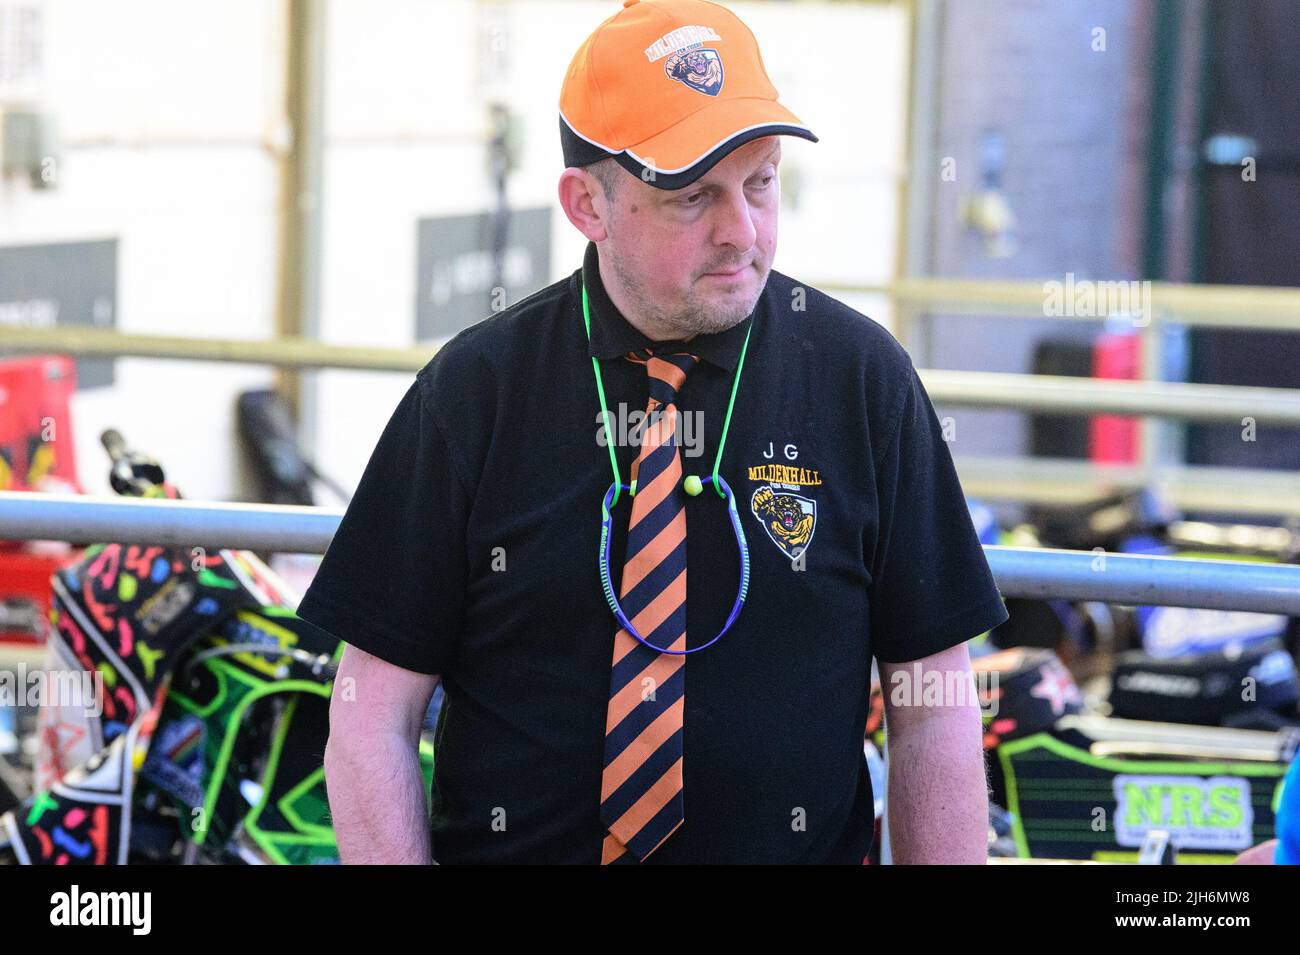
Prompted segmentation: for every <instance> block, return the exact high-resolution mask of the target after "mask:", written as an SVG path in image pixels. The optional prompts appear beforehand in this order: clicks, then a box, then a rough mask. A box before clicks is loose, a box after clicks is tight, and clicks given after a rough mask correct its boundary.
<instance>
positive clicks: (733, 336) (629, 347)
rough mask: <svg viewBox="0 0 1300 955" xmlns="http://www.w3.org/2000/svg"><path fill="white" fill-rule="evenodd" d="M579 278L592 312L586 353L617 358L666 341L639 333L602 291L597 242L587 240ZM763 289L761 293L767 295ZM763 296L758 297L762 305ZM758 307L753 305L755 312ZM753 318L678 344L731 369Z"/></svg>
mask: <svg viewBox="0 0 1300 955" xmlns="http://www.w3.org/2000/svg"><path fill="white" fill-rule="evenodd" d="M581 280H582V283H583V285H584V286H585V287H586V289H587V304H588V309H589V311H590V312H591V343H590V344H589V346H588V349H587V350H588V353H589V354H591V355H594V356H596V357H597V358H620V357H622V356H623V355H626V354H627V353H628V352H630V351H636V350H637V349H640V348H645V347H646V346H650V347H652V348H654V349H655V350H656V351H658V350H659V348H660V347H662V346H663V345H666V344H670V343H667V342H655V341H653V340H652V339H649V338H647V337H646V336H645V335H644V334H642V332H641V331H640V330H639V329H638V328H637V327H636V326H634V325H633V324H632V323H631V322H629V321H628V320H627V319H626V318H624V317H623V315H622V313H621V312H619V310H618V309H617V308H616V307H615V306H614V303H613V302H612V301H610V298H609V294H608V293H607V292H606V291H605V285H604V283H603V282H601V280H600V267H599V259H598V258H597V252H596V243H595V242H590V241H589V242H588V243H587V252H586V255H584V256H583V259H582V276H581ZM766 291H767V290H766V289H764V294H766ZM578 295H579V301H578V308H579V312H581V309H582V300H581V295H582V292H581V290H579V292H578ZM762 301H763V299H762V296H760V297H759V303H760V305H761V303H762ZM757 311H758V309H757V308H755V312H757ZM753 321H754V313H751V314H749V315H748V316H746V317H745V319H744V321H741V322H738V323H737V324H735V325H733V326H732V327H731V328H728V329H727V330H726V331H722V332H716V333H714V334H712V335H696V336H695V337H694V338H692V339H691V340H690V341H688V342H681V343H680V344H681V347H682V349H683V350H685V351H689V352H690V353H691V354H693V355H699V356H700V358H702V359H704V360H705V361H707V362H709V363H710V364H712V365H716V366H717V367H718V368H721V369H723V370H725V371H734V370H735V367H736V364H737V362H739V360H740V350H741V348H742V347H743V346H744V344H745V336H746V335H747V334H748V333H749V328H750V325H751V324H752V323H753Z"/></svg>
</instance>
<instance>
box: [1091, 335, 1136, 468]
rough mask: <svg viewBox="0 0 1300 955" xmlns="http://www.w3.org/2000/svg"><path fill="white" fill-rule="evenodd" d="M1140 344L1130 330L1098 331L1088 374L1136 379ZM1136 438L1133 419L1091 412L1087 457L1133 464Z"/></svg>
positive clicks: (1102, 461)
mask: <svg viewBox="0 0 1300 955" xmlns="http://www.w3.org/2000/svg"><path fill="white" fill-rule="evenodd" d="M1140 347H1141V339H1140V338H1139V337H1138V336H1137V335H1136V334H1134V333H1133V332H1102V334H1101V335H1100V336H1099V337H1098V338H1097V341H1096V343H1095V344H1094V345H1093V348H1092V376H1093V377H1094V378H1111V379H1120V380H1124V381H1134V380H1136V379H1137V378H1138V377H1139V373H1138V369H1139V367H1140V365H1139V361H1140V355H1141V352H1140ZM1139 440H1140V433H1139V431H1138V419H1137V418H1129V417H1123V416H1121V415H1094V416H1093V417H1092V418H1091V419H1090V420H1089V422H1088V458H1089V459H1090V460H1091V461H1093V462H1095V463H1097V464H1133V463H1135V462H1136V461H1137V459H1138V441H1139Z"/></svg>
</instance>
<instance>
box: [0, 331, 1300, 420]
mask: <svg viewBox="0 0 1300 955" xmlns="http://www.w3.org/2000/svg"><path fill="white" fill-rule="evenodd" d="M0 347H3V348H5V349H12V350H15V351H53V352H59V353H63V354H69V355H75V356H77V357H79V358H104V357H128V356H130V357H144V358H164V359H173V360H185V361H223V362H238V363H244V364H266V365H273V366H275V367H280V368H346V369H352V370H371V371H406V372H415V371H418V370H419V369H421V368H423V367H424V366H425V364H427V363H428V361H429V359H430V358H431V357H432V356H433V355H434V353H435V352H436V351H437V347H438V346H436V345H421V346H416V347H412V348H373V347H369V348H361V347H354V346H347V345H328V344H325V343H324V342H318V341H312V340H309V339H304V338H281V339H275V340H270V341H238V340H223V339H215V338H214V339H202V338H179V337H175V336H167V335H123V334H119V333H117V332H112V331H107V330H104V329H93V328H46V329H34V328H8V329H5V330H4V331H3V333H2V334H0ZM919 374H920V376H921V379H922V381H923V382H924V384H925V387H926V390H927V391H928V392H929V394H930V398H931V400H932V401H933V402H934V403H935V404H936V405H938V404H947V405H957V406H961V407H967V408H1011V409H1014V410H1017V411H1038V412H1048V413H1059V414H1120V415H1159V416H1161V417H1165V418H1178V419H1182V420H1186V421H1234V422H1240V421H1241V420H1242V419H1243V418H1252V419H1254V421H1255V423H1257V424H1279V425H1300V391H1295V390H1292V389H1288V388H1250V387H1242V386H1237V385H1200V384H1184V383H1181V382H1155V381H1110V380H1098V379H1091V378H1071V377H1065V376H1055V375H1016V374H1006V373H1001V372H983V371H947V370H941V369H920V370H919Z"/></svg>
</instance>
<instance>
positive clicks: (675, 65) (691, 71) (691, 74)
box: [664, 49, 722, 96]
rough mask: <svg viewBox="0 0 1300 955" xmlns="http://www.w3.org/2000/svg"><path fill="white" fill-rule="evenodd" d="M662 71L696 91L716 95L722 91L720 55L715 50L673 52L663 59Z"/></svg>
mask: <svg viewBox="0 0 1300 955" xmlns="http://www.w3.org/2000/svg"><path fill="white" fill-rule="evenodd" d="M664 72H665V73H667V74H668V75H669V76H670V77H671V78H672V79H674V80H676V81H677V82H679V83H682V84H684V85H686V86H689V87H690V88H691V89H693V90H695V91H696V92H698V93H707V94H708V95H709V96H717V95H718V93H719V92H721V91H722V57H720V56H719V55H718V51H717V50H712V49H710V50H698V49H697V50H691V51H689V52H685V53H674V54H673V55H672V56H670V57H668V59H667V60H665V61H664Z"/></svg>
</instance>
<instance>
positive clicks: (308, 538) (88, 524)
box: [0, 491, 344, 554]
mask: <svg viewBox="0 0 1300 955" xmlns="http://www.w3.org/2000/svg"><path fill="white" fill-rule="evenodd" d="M343 513H344V511H343V509H342V508H327V507H300V506H294V505H275V504H227V503H224V502H210V501H187V500H180V501H170V500H141V499H140V498H131V497H107V498H105V497H89V496H85V495H78V494H43V493H38V492H33V491H0V540H57V541H69V542H71V543H73V544H93V543H99V542H102V541H116V542H119V543H123V544H161V545H164V546H167V547H202V548H204V549H206V550H219V549H221V548H226V547H230V548H243V549H246V550H261V551H280V552H284V553H291V554H323V553H325V549H326V547H328V546H329V542H330V538H332V537H333V536H334V531H335V530H337V529H338V524H339V521H340V520H342V518H343Z"/></svg>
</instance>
